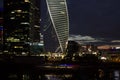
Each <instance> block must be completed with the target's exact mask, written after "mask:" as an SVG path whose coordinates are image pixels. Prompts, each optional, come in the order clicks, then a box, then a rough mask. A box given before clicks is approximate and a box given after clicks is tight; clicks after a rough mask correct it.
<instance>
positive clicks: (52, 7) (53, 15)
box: [0, 0, 69, 55]
mask: <svg viewBox="0 0 120 80" xmlns="http://www.w3.org/2000/svg"><path fill="white" fill-rule="evenodd" d="M40 2H41V1H40V0H4V11H3V13H4V15H3V17H2V18H0V30H1V31H0V42H1V44H2V45H3V46H2V48H1V51H2V52H3V53H12V54H13V53H14V54H28V55H30V54H36V53H40V52H41V51H43V50H42V49H41V43H40V42H41V32H40ZM46 6H47V9H48V20H47V21H48V22H47V24H45V25H46V26H47V28H45V29H44V34H43V36H44V37H43V38H44V39H43V42H44V50H45V51H46V52H60V53H64V52H65V51H66V48H67V42H68V36H69V20H68V11H67V4H66V0H46ZM2 20H3V21H4V22H3V21H2ZM1 26H3V27H1ZM2 33H3V34H2Z"/></svg>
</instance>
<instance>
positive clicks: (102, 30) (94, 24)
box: [0, 0, 120, 42]
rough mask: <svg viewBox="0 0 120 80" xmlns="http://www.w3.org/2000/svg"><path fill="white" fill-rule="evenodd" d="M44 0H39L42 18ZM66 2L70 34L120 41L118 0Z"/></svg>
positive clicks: (119, 0) (119, 4)
mask: <svg viewBox="0 0 120 80" xmlns="http://www.w3.org/2000/svg"><path fill="white" fill-rule="evenodd" d="M44 2H45V0H42V1H41V4H42V5H41V8H42V9H41V11H42V12H41V13H42V14H41V16H42V19H43V18H44V16H45V12H43V11H45V10H44V8H45V5H44ZM67 4H68V12H69V19H70V35H74V36H78V35H79V37H84V36H85V37H86V36H88V37H91V38H92V39H93V38H94V39H102V40H103V39H104V40H107V41H108V40H109V41H111V42H115V41H117V42H120V41H119V40H120V31H119V30H120V0H67ZM0 7H2V0H0ZM42 21H44V19H43V20H42ZM42 23H44V22H42Z"/></svg>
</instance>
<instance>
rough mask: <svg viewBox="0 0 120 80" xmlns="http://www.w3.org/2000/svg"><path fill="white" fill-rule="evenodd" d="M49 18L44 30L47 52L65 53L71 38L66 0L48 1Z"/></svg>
mask: <svg viewBox="0 0 120 80" xmlns="http://www.w3.org/2000/svg"><path fill="white" fill-rule="evenodd" d="M46 5H47V9H48V17H47V21H46V25H45V29H44V45H45V50H46V51H47V52H56V53H59V52H60V53H64V52H65V51H66V48H67V42H68V36H69V19H68V11H67V4H66V0H46Z"/></svg>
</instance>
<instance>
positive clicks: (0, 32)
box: [0, 10, 3, 52]
mask: <svg viewBox="0 0 120 80" xmlns="http://www.w3.org/2000/svg"><path fill="white" fill-rule="evenodd" d="M2 50H3V11H2V10H0V52H2Z"/></svg>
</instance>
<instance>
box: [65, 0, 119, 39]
mask: <svg viewBox="0 0 120 80" xmlns="http://www.w3.org/2000/svg"><path fill="white" fill-rule="evenodd" d="M67 1H68V8H69V16H70V34H80V35H88V36H93V37H101V38H111V39H120V31H119V30H120V0H67Z"/></svg>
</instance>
